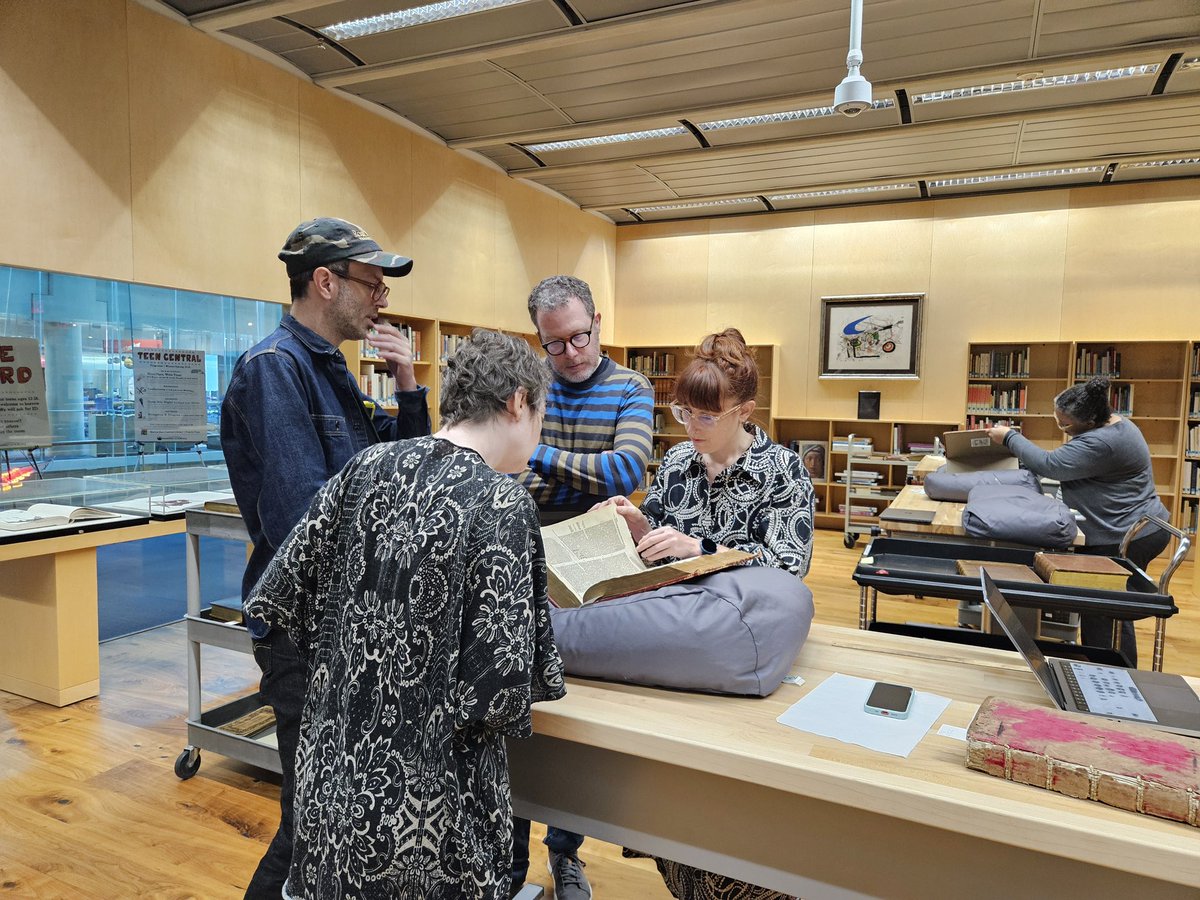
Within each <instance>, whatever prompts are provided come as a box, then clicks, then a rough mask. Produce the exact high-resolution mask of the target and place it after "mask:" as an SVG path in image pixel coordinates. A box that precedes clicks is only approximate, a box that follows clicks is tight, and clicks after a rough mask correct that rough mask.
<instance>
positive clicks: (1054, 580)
mask: <svg viewBox="0 0 1200 900" xmlns="http://www.w3.org/2000/svg"><path fill="white" fill-rule="evenodd" d="M1033 570H1034V571H1035V572H1037V573H1038V575H1040V576H1041V577H1042V579H1043V580H1044V581H1046V582H1047V583H1049V584H1066V585H1073V586H1074V587H1094V588H1100V589H1101V590H1106V591H1123V590H1125V585H1126V584H1127V582H1128V581H1129V572H1128V570H1126V569H1124V568H1122V567H1121V566H1120V565H1118V564H1117V563H1115V562H1113V560H1111V559H1109V558H1108V557H1107V556H1088V555H1087V554H1084V553H1035V554H1034V555H1033Z"/></svg>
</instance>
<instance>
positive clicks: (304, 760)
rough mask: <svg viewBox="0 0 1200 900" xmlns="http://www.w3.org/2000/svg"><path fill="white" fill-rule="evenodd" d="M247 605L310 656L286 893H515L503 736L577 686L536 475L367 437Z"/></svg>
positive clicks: (518, 731)
mask: <svg viewBox="0 0 1200 900" xmlns="http://www.w3.org/2000/svg"><path fill="white" fill-rule="evenodd" d="M279 477H286V473H282V472H281V473H279ZM246 608H247V610H248V611H249V613H250V614H251V615H256V616H260V617H261V618H263V619H265V620H266V621H268V622H269V623H270V624H272V625H277V626H281V627H283V628H284V629H285V630H286V631H287V633H288V635H289V636H290V637H291V638H292V640H293V641H294V642H295V643H296V647H297V648H298V650H299V652H300V655H301V658H302V659H304V660H305V662H306V664H307V666H308V671H309V679H310V680H309V687H308V697H307V699H306V701H305V706H304V715H303V719H302V723H301V730H300V744H299V749H298V752H297V757H296V800H295V809H296V813H295V815H296V820H295V844H294V851H293V856H292V867H291V871H290V873H289V875H288V882H287V892H288V894H289V895H291V896H294V897H321V898H343V897H359V898H384V897H387V898H398V897H399V898H412V900H417V898H421V900H435V898H444V900H450V898H507V897H508V892H509V880H510V874H509V857H510V852H511V824H510V819H511V813H512V811H511V801H510V799H509V783H508V758H507V755H506V752H505V745H504V736H505V735H510V736H513V737H527V736H529V734H530V733H531V718H530V704H531V703H532V702H535V701H538V700H554V699H557V698H558V697H561V696H562V695H563V693H564V689H563V678H562V663H561V661H560V660H559V656H558V651H557V650H556V649H555V647H554V638H553V634H552V632H551V629H550V619H549V613H548V605H547V600H546V569H545V560H544V557H543V551H542V543H541V535H540V533H539V531H538V517H537V508H536V507H535V505H534V503H533V499H532V498H531V497H530V496H529V493H528V492H527V491H526V490H525V489H524V488H523V487H521V486H520V485H518V484H517V483H516V482H514V481H513V480H512V479H511V478H507V477H505V476H502V475H499V474H497V473H496V472H495V471H493V470H492V469H491V468H490V467H488V465H487V464H486V463H484V461H483V459H482V458H481V457H480V456H479V455H478V454H476V453H474V452H473V451H470V450H464V449H462V448H460V447H457V446H455V445H454V444H451V443H450V442H448V441H445V440H442V439H440V438H434V437H423V438H416V439H413V440H408V441H400V442H396V443H391V444H381V445H377V446H374V447H371V448H369V449H368V450H365V451H363V452H362V453H360V454H359V455H357V456H355V457H354V458H353V459H351V460H350V462H349V463H347V465H346V468H345V469H343V470H342V472H341V473H340V474H339V475H337V476H336V477H334V478H333V479H332V480H330V481H329V483H328V484H327V485H326V486H325V487H324V488H323V489H322V490H321V491H320V493H318V494H317V496H316V498H315V500H314V501H313V505H312V507H311V508H310V509H309V511H308V513H307V514H306V515H305V517H304V518H303V519H301V521H300V523H299V524H298V525H297V526H296V528H295V529H294V530H293V531H292V533H291V534H290V535H289V536H288V538H287V540H286V541H285V542H284V543H283V545H282V546H281V547H280V548H279V552H278V553H277V554H276V555H275V558H274V559H273V560H272V562H271V565H270V566H269V567H268V568H267V571H266V572H265V573H264V575H263V578H262V580H261V581H260V582H259V584H258V586H257V587H256V588H255V589H254V591H253V592H252V593H251V595H250V597H249V598H248V599H247V601H246Z"/></svg>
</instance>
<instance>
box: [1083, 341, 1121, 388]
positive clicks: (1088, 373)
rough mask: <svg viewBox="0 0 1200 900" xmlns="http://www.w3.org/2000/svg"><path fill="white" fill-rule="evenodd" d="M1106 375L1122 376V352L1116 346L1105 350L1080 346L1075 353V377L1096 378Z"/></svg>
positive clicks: (1110, 376) (1109, 376) (1112, 376)
mask: <svg viewBox="0 0 1200 900" xmlns="http://www.w3.org/2000/svg"><path fill="white" fill-rule="evenodd" d="M1097 375H1105V376H1107V377H1108V378H1120V377H1121V352H1120V351H1119V350H1117V349H1116V348H1115V347H1107V348H1105V349H1104V350H1090V349H1088V348H1087V347H1080V348H1079V351H1078V352H1077V353H1076V355H1075V377H1076V378H1078V379H1081V380H1082V379H1086V378H1094V377H1095V376H1097Z"/></svg>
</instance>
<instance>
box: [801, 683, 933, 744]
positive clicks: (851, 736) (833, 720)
mask: <svg viewBox="0 0 1200 900" xmlns="http://www.w3.org/2000/svg"><path fill="white" fill-rule="evenodd" d="M874 685H875V682H874V681H871V680H870V679H868V678H855V677H853V676H851V675H842V674H841V673H840V672H835V673H834V674H832V675H830V676H829V677H828V678H826V679H825V680H824V681H823V682H821V683H820V684H818V685H817V686H816V687H815V688H813V689H812V690H811V691H809V693H808V695H807V696H805V697H804V699H803V700H798V701H797V702H795V703H793V704H792V705H791V706H790V707H788V709H787V710H786V711H785V712H784V714H783V715H781V716H780V717H779V719H778V721H779V723H780V724H782V725H787V726H789V727H791V728H796V729H799V730H800V731H807V732H810V733H812V734H819V735H822V736H824V737H831V738H834V739H835V740H839V741H843V742H844V743H847V744H857V745H858V746H860V747H866V748H867V749H868V750H877V751H879V752H880V753H890V754H891V755H892V756H908V755H909V754H910V753H912V752H913V748H915V747H916V746H917V744H919V743H920V742H921V738H923V737H924V736H925V733H926V732H927V731H929V729H930V727H931V726H932V725H933V723H934V722H936V721H937V719H938V716H940V715H941V714H942V713H943V712H944V711H945V709H946V707H947V706H949V705H950V699H949V698H948V697H939V696H938V695H937V694H927V693H925V692H924V691H917V692H916V693H915V694H914V695H913V704H912V711H911V712H910V713H909V715H908V718H907V719H889V718H885V717H884V716H877V715H874V714H872V713H868V712H864V711H863V704H864V703H866V702H867V697H868V696H869V695H870V693H871V688H872V687H873V686H874Z"/></svg>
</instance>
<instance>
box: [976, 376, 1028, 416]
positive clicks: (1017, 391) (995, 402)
mask: <svg viewBox="0 0 1200 900" xmlns="http://www.w3.org/2000/svg"><path fill="white" fill-rule="evenodd" d="M1028 399H1029V396H1028V388H1026V387H1025V385H1023V384H1021V383H1020V382H1017V384H1015V385H1013V386H1012V387H997V386H996V385H994V384H978V383H971V384H968V385H967V412H969V413H972V412H1009V413H1024V412H1025V405H1026V403H1027V402H1028Z"/></svg>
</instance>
